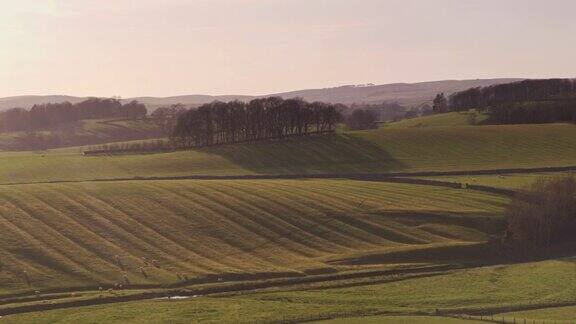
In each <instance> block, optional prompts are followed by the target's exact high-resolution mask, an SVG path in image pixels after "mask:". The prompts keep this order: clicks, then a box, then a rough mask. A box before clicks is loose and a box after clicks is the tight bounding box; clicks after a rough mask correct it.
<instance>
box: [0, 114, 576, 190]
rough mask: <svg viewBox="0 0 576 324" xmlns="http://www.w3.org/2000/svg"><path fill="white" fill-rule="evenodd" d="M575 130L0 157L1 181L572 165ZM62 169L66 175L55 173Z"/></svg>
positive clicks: (392, 132) (440, 132)
mask: <svg viewBox="0 0 576 324" xmlns="http://www.w3.org/2000/svg"><path fill="white" fill-rule="evenodd" d="M575 137H576V126H574V125H564V124H556V125H505V126H478V127H477V126H463V127H423V128H401V129H387V128H386V127H384V128H381V129H378V130H371V131H357V132H349V133H344V134H335V135H326V136H321V137H309V138H302V139H296V138H292V139H286V140H282V141H270V142H260V143H253V144H237V145H228V146H219V147H211V148H205V149H199V150H191V151H184V152H173V153H162V154H140V155H115V156H91V157H84V156H82V155H81V154H80V153H79V151H80V150H79V149H77V150H71V149H65V150H54V151H49V152H35V153H34V152H21V153H1V154H0V163H2V168H1V169H0V183H13V182H18V183H22V182H34V181H54V180H91V179H99V178H106V179H111V178H127V177H128V178H129V177H150V176H164V177H165V176H185V175H194V174H196V175H198V174H200V175H238V174H318V173H336V174H337V173H366V172H379V173H381V172H400V171H401V172H409V171H465V170H476V169H499V168H528V167H551V166H567V165H576V142H575V141H574V140H573V139H574V138H575ZM62 170H66V172H62Z"/></svg>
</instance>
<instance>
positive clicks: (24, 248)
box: [0, 180, 506, 294]
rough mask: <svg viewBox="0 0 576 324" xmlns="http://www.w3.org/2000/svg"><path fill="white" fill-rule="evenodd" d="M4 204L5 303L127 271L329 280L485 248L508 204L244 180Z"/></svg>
mask: <svg viewBox="0 0 576 324" xmlns="http://www.w3.org/2000/svg"><path fill="white" fill-rule="evenodd" d="M0 201H1V204H0V205H1V206H2V207H1V209H2V212H1V213H0V215H1V216H0V231H1V232H2V233H3V235H2V236H1V237H0V256H1V263H2V271H1V272H0V278H1V282H2V284H1V285H0V294H2V293H4V294H6V293H10V292H15V291H19V290H26V289H30V287H33V288H35V289H42V290H46V289H48V288H52V289H57V288H58V289H63V288H70V287H86V286H91V287H96V286H98V285H104V284H108V285H110V284H112V283H114V282H118V281H122V280H123V279H122V276H123V274H122V273H125V274H127V276H128V279H129V281H130V283H131V285H146V284H148V285H150V284H160V283H173V282H177V281H179V280H181V279H178V277H177V275H178V274H181V273H183V274H186V276H187V277H189V278H193V277H198V276H202V275H207V274H226V273H228V274H234V273H236V274H242V273H244V274H249V273H253V274H258V273H261V274H263V276H265V274H269V275H272V274H273V273H278V274H279V275H281V274H284V275H287V273H291V272H292V273H294V272H300V271H308V270H310V271H312V270H314V271H316V272H322V271H323V272H326V271H328V272H330V271H335V270H336V269H337V268H338V267H340V265H342V267H344V268H346V265H347V264H353V263H354V262H353V261H352V260H353V259H356V258H358V257H359V256H360V255H362V254H363V253H366V252H370V253H374V252H376V251H383V250H389V249H393V248H399V247H404V248H406V247H409V246H427V245H434V244H435V245H439V246H447V245H450V244H461V243H462V242H479V241H483V240H485V239H486V238H487V235H489V234H490V233H493V232H494V231H497V230H498V228H499V225H498V222H496V223H493V224H486V221H487V220H488V219H490V218H493V219H498V215H499V214H500V211H501V208H502V205H503V204H504V202H505V201H506V200H505V198H503V197H499V196H495V195H490V194H484V193H478V192H465V191H458V190H455V189H447V188H435V187H429V186H414V185H404V184H385V183H371V182H357V181H345V180H344V181H343V180H313V181H312V180H311V181H289V180H278V181H274V180H271V181H248V180H247V181H239V180H235V181H145V182H130V181H128V182H121V183H114V182H99V183H91V182H87V183H78V184H51V185H48V184H42V185H18V186H4V187H3V189H2V195H1V196H0ZM350 255H353V256H354V258H353V259H352V260H348V261H345V260H346V259H347V258H348V256H350ZM117 256H118V257H117ZM336 259H338V260H340V261H335V260H336ZM143 260H148V261H143ZM152 260H156V261H152ZM330 260H334V261H330ZM391 260H393V259H391ZM414 261H415V260H414ZM147 262H152V263H153V264H154V266H152V265H150V266H146V263H147ZM350 262H352V263H350ZM359 264H361V263H359ZM140 266H144V267H145V271H146V272H145V273H142V270H139V267H140ZM24 272H25V274H24ZM27 283H28V284H27Z"/></svg>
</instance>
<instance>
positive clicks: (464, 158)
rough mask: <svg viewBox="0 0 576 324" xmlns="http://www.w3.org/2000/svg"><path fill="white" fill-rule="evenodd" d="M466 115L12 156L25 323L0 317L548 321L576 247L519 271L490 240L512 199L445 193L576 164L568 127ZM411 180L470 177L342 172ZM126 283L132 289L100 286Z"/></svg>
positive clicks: (8, 234) (13, 227)
mask: <svg viewBox="0 0 576 324" xmlns="http://www.w3.org/2000/svg"><path fill="white" fill-rule="evenodd" d="M470 116H474V118H475V119H476V120H478V119H481V118H482V115H480V114H477V113H475V112H463V113H452V114H444V115H435V116H428V117H421V118H415V119H411V120H406V121H401V122H398V123H390V124H385V125H383V126H381V127H380V128H378V129H374V130H366V131H341V132H339V133H336V134H332V135H325V136H310V137H303V138H296V137H292V138H288V139H283V140H271V141H263V142H258V143H251V144H250V143H241V144H233V145H222V146H215V147H208V148H203V149H197V150H190V151H179V152H171V153H157V154H125V155H101V156H82V155H81V151H82V148H81V147H75V148H66V149H56V150H48V151H41V152H2V153H0V160H1V161H2V166H3V167H2V168H0V187H1V188H2V191H1V194H0V206H2V207H0V231H1V232H2V233H3V235H2V236H0V315H7V314H14V313H18V312H27V313H28V314H22V315H9V316H3V318H2V321H6V322H7V323H12V322H14V323H18V322H26V323H46V322H53V321H62V322H70V321H74V322H78V323H91V322H112V323H114V322H118V323H126V322H128V323H130V322H138V323H158V322H166V321H170V322H174V323H188V322H191V321H208V322H219V323H220V322H235V321H245V322H253V321H257V320H263V321H271V322H273V321H281V320H288V321H292V322H300V321H311V320H320V319H330V318H337V317H344V318H346V319H347V320H348V319H349V318H354V317H357V316H364V315H374V316H375V317H374V318H373V321H374V322H378V323H379V322H384V323H386V321H392V323H393V320H396V319H398V320H405V321H408V322H416V323H417V322H418V321H420V322H422V323H434V322H437V323H445V322H447V321H446V318H445V317H431V316H434V315H437V314H436V309H440V310H441V312H446V313H449V314H462V313H465V314H470V313H472V314H476V313H477V312H482V314H503V316H514V315H513V314H527V315H525V316H538V315H532V314H540V313H534V312H532V313H528V312H525V311H527V310H534V309H539V308H546V307H552V306H553V307H557V306H565V307H567V306H573V305H575V304H576V301H574V298H573V294H572V292H573V289H574V285H573V280H572V279H573V269H574V263H573V259H571V258H569V257H568V256H569V254H570V251H573V250H574V248H575V247H570V246H567V247H566V248H565V249H563V250H562V251H555V250H551V251H549V252H548V251H547V252H546V253H544V254H545V259H546V260H539V259H538V260H528V261H527V260H522V262H519V263H514V262H515V259H513V258H512V259H511V258H509V257H508V255H505V254H501V251H500V250H498V249H497V248H498V246H495V245H494V242H495V238H497V237H498V235H499V234H500V233H501V232H502V231H503V228H504V219H503V214H504V209H505V208H506V206H507V204H508V202H509V199H510V198H509V195H510V194H511V193H510V191H507V192H504V193H502V191H497V190H494V188H492V189H491V188H487V189H488V190H486V189H478V190H477V189H471V188H468V189H463V188H461V187H460V186H458V185H452V187H450V183H458V182H461V181H466V182H467V181H470V182H472V183H475V184H481V185H485V186H488V187H495V188H507V189H517V188H519V187H521V186H523V185H526V184H529V183H531V182H533V181H534V180H535V179H536V178H538V177H539V175H535V174H521V173H518V174H515V175H513V176H508V175H506V176H502V175H485V176H470V175H467V174H466V171H470V170H494V172H496V173H500V171H499V170H500V169H502V168H535V167H553V166H575V165H576V144H575V143H574V141H573V139H574V137H575V136H576V126H574V125H570V124H545V125H476V124H477V123H471V122H470V121H471V118H470ZM125 126H128V125H125ZM108 127H110V125H108V124H107V123H102V121H91V122H90V123H88V124H86V125H84V128H85V129H87V130H91V131H93V132H100V133H104V132H109V130H106V129H107V128H108ZM414 171H460V172H463V173H464V174H462V175H454V176H444V177H420V178H418V179H419V180H422V179H428V180H429V179H432V180H441V181H443V182H444V183H437V182H436V183H435V182H427V183H419V184H414V183H413V182H411V183H409V182H410V181H411V180H409V179H408V180H407V179H396V180H394V179H385V181H382V179H379V178H378V177H373V178H368V177H365V178H362V180H359V179H358V178H356V179H354V180H353V179H350V178H347V174H351V173H390V172H414ZM312 174H316V175H318V174H323V175H325V176H326V177H329V178H326V179H317V178H311V177H309V176H308V175H312ZM192 175H196V176H212V177H213V178H212V179H203V180H200V179H197V178H196V179H192V178H188V179H186V178H185V177H187V176H192ZM246 175H268V176H270V177H271V178H270V179H250V178H241V177H239V176H246ZM278 175H287V176H291V175H292V176H298V179H280V178H279V177H278ZM221 176H232V177H231V178H230V179H217V177H221ZM170 177H183V178H181V179H175V178H170ZM307 177H308V178H307ZM462 179H465V180H462ZM397 180H402V181H405V182H407V183H394V182H392V181H397ZM495 247H496V249H495ZM560 252H561V253H560ZM536 278H537V280H536ZM118 283H122V284H123V285H128V289H124V290H113V291H107V290H108V289H109V288H110V287H113V286H114V284H118ZM98 287H103V290H102V291H101V290H99V289H98ZM35 290H38V291H39V292H38V293H34V291H35ZM168 294H169V295H172V296H179V297H178V298H177V300H172V301H171V300H165V299H161V298H163V297H165V296H166V295H168ZM187 297H189V298H191V299H190V300H186V299H183V298H187ZM127 301H132V302H130V303H127ZM101 303H114V305H99V304H101ZM79 306H85V307H79ZM144 308H145V309H146V310H147V311H145V312H143V311H142V309H144ZM51 309H54V310H51ZM40 310H43V311H42V312H39V311H40ZM568 310H570V308H568ZM563 312H566V310H564V309H559V310H558V311H557V312H551V313H546V312H544V313H542V314H559V315H549V316H562V313H563ZM509 314H512V315H509ZM390 315H395V316H400V317H394V318H392V317H390ZM419 316H426V317H419ZM547 316H548V315H547ZM536 318H538V317H536ZM548 318H550V317H548ZM358 320H359V321H360V320H364V318H359V319H358ZM450 321H451V322H453V323H462V321H460V320H458V319H453V320H452V319H451V320H450ZM465 323H472V322H471V321H466V322H465Z"/></svg>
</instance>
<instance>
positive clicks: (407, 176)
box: [0, 166, 576, 195]
mask: <svg viewBox="0 0 576 324" xmlns="http://www.w3.org/2000/svg"><path fill="white" fill-rule="evenodd" d="M567 171H576V166H564V167H538V168H512V169H484V170H470V171H422V172H389V173H321V174H270V175H269V174H255V175H229V176H228V175H227V176H214V175H189V176H167V177H158V176H151V177H141V176H137V177H127V178H95V179H88V180H51V181H31V182H7V183H0V186H15V185H25V184H58V183H83V182H121V181H150V180H154V181H170V180H306V179H343V180H357V181H383V182H398V183H411V184H422V185H438V186H444V187H451V188H460V185H459V184H457V183H453V182H446V181H438V180H427V179H412V178H411V177H441V176H482V175H499V174H521V173H547V172H567ZM468 188H470V189H476V190H480V191H483V189H485V190H484V191H490V190H492V191H490V192H492V193H496V194H504V195H510V194H513V193H514V191H512V190H507V189H496V188H494V187H489V186H481V185H469V186H468ZM494 190H496V191H494Z"/></svg>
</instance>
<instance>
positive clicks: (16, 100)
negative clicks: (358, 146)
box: [0, 79, 522, 110]
mask: <svg viewBox="0 0 576 324" xmlns="http://www.w3.org/2000/svg"><path fill="white" fill-rule="evenodd" d="M518 80H522V79H478V80H462V81H457V80H449V81H432V82H420V83H412V84H409V83H394V84H385V85H377V86H342V87H335V88H325V89H309V90H299V91H291V92H283V93H275V94H266V95H222V96H210V95H182V96H174V97H164V98H161V97H135V98H126V99H123V100H122V101H123V102H128V101H131V100H138V101H140V102H142V103H144V104H145V105H146V106H148V108H149V109H155V108H157V107H159V106H166V105H171V104H176V103H181V104H184V105H191V106H196V105H201V104H203V103H208V102H212V101H215V100H220V101H232V100H250V99H254V98H258V97H268V96H280V97H283V98H293V97H302V98H303V99H304V100H307V101H324V102H331V103H344V104H350V103H361V102H368V103H370V102H382V101H397V102H399V103H401V104H404V105H407V106H412V105H419V104H422V103H425V102H430V101H431V100H432V98H433V97H434V95H436V94H437V93H439V92H445V93H446V94H450V93H454V92H457V91H461V90H465V89H468V88H471V87H479V86H488V85H493V84H499V83H508V82H513V81H518ZM85 99H87V98H85V97H72V96H17V97H6V98H0V110H3V109H8V108H14V107H21V108H30V107H31V106H33V105H34V104H41V103H48V102H51V103H56V102H64V101H70V102H72V103H75V102H80V101H83V100H85Z"/></svg>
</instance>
